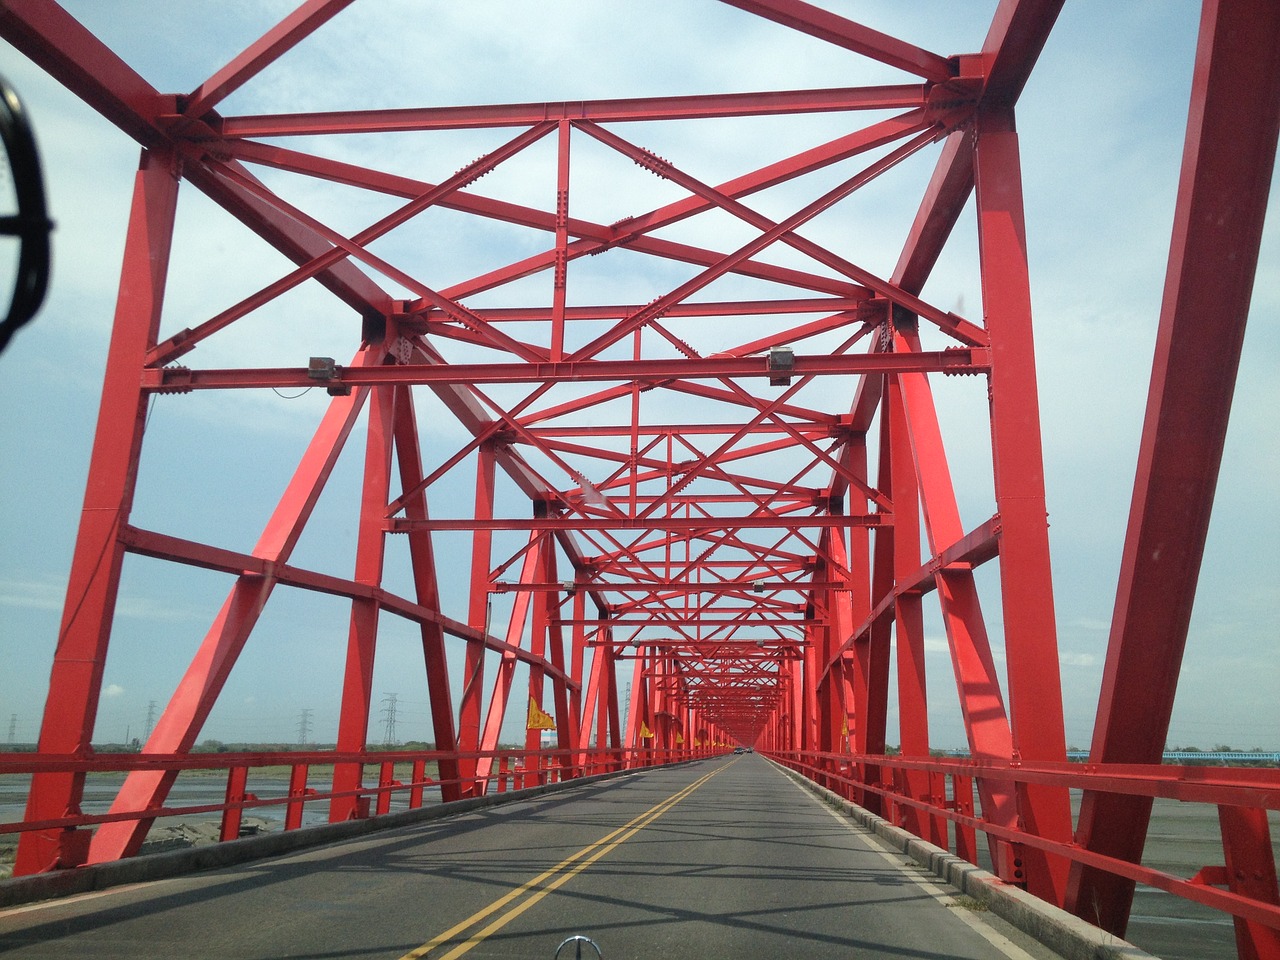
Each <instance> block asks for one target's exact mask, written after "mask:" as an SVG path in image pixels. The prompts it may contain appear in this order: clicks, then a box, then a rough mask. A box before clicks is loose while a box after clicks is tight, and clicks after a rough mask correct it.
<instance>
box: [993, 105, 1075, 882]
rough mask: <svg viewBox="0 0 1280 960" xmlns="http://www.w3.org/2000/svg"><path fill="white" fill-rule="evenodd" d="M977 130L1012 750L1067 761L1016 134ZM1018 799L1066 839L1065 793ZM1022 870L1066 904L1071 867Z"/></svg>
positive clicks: (1047, 791) (1047, 864)
mask: <svg viewBox="0 0 1280 960" xmlns="http://www.w3.org/2000/svg"><path fill="white" fill-rule="evenodd" d="M977 126H978V141H977V151H976V156H975V170H974V173H975V176H974V180H975V186H976V188H977V201H978V243H979V257H980V261H981V269H982V305H983V313H984V317H985V320H986V326H987V330H988V332H989V333H990V336H991V380H990V383H991V435H992V441H991V442H992V451H993V453H992V455H993V459H994V464H993V468H994V474H995V494H996V509H997V511H998V512H999V515H1000V525H1001V530H1002V534H1001V540H1000V589H1001V599H1002V602H1003V611H1004V627H1005V656H1006V660H1007V664H1008V675H1009V713H1010V723H1011V728H1012V733H1013V745H1014V749H1015V750H1017V752H1018V753H1019V754H1020V755H1021V757H1022V759H1024V760H1048V761H1057V762H1065V761H1066V750H1067V745H1066V739H1065V733H1064V731H1063V724H1062V681H1061V677H1060V675H1059V671H1058V642H1057V625H1056V623H1055V619H1054V608H1053V581H1052V577H1051V574H1050V569H1049V524H1048V519H1047V513H1046V508H1045V497H1044V464H1043V460H1042V454H1041V444H1040V404H1039V398H1038V397H1039V395H1038V390H1037V386H1036V366H1035V352H1034V344H1033V340H1032V330H1031V286H1030V280H1029V277H1028V272H1027V244H1026V226H1025V223H1024V219H1023V207H1022V174H1021V166H1020V160H1019V155H1018V135H1017V133H1016V131H1015V129H1014V122H1013V112H1012V110H1011V109H1008V108H998V107H997V108H988V109H984V110H983V111H981V112H980V114H979V116H978V121H977ZM1019 801H1020V802H1019V811H1018V812H1019V814H1020V815H1021V818H1022V821H1023V824H1024V826H1025V828H1026V829H1027V830H1028V831H1029V832H1031V833H1036V834H1039V835H1040V836H1043V837H1048V838H1050V839H1054V840H1061V841H1063V842H1066V841H1069V840H1070V839H1071V810H1070V806H1069V804H1068V800H1067V791H1066V789H1065V788H1057V787H1027V788H1025V790H1023V791H1020V793H1019ZM1023 860H1024V864H1025V873H1026V880H1027V885H1028V889H1029V890H1030V891H1031V892H1032V893H1035V894H1036V895H1038V896H1040V897H1042V898H1044V899H1046V900H1048V901H1050V902H1051V903H1061V902H1062V898H1063V894H1064V892H1065V887H1066V872H1067V863H1066V861H1064V860H1061V859H1060V858H1050V857H1047V856H1046V855H1044V854H1042V853H1039V852H1037V851H1035V850H1031V849H1027V850H1025V851H1024V852H1023ZM1015 875H1016V874H1015Z"/></svg>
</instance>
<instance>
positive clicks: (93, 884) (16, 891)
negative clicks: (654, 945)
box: [0, 770, 637, 908]
mask: <svg viewBox="0 0 1280 960" xmlns="http://www.w3.org/2000/svg"><path fill="white" fill-rule="evenodd" d="M636 772H637V771H636V770H617V771H614V772H612V773H600V774H596V775H595V776H592V777H580V778H578V779H576V780H565V781H562V782H560V783H551V784H546V785H544V786H538V787H527V788H525V789H523V790H509V791H507V792H505V793H494V794H489V795H487V796H484V797H474V798H469V799H466V800H457V801H454V802H453V803H448V804H435V805H434V806H430V807H419V808H418V809H416V810H405V811H402V812H400V813H390V814H385V815H383V816H381V817H371V818H370V819H368V820H348V821H346V822H345V823H326V824H322V825H320V826H315V827H306V828H304V829H301V830H289V831H287V832H280V833H269V834H264V835H262V836H257V837H245V838H244V839H242V840H228V841H227V842H225V843H214V844H210V845H208V846H203V847H192V848H190V849H186V850H173V851H170V852H167V853H153V854H148V855H146V856H140V857H130V858H129V859H127V860H116V861H114V862H112V863H98V864H93V865H91V866H86V867H76V868H75V869H73V870H57V871H54V872H52V873H41V874H36V875H34V876H30V877H16V878H12V879H8V880H0V908H2V907H12V906H17V905H19V904H23V903H33V902H35V901H37V900H51V899H54V898H57V897H69V896H74V895H75V894H80V893H91V892H93V891H94V890H104V889H106V888H107V887H117V886H120V885H122V884H126V883H144V882H147V881H149V880H162V879H165V878H166V877H176V876H181V875H183V874H187V873H195V872H196V871H198V870H213V869H216V868H219V867H228V866H232V865H234V864H237V863H246V862H248V861H250V860H259V859H262V858H264V857H275V856H280V855H281V854H285V853H292V852H294V851H296V850H304V849H307V848H309V847H318V846H323V845H324V844H328V843H338V842H341V841H343V840H351V839H354V838H356V837H362V836H365V835H366V834H371V833H378V832H381V831H383V830H394V829H396V828H397V827H408V826H413V825H414V824H419V823H425V822H427V821H430V820H440V819H443V818H445V817H452V816H457V815H459V814H464V813H470V812H471V811H473V810H479V809H482V808H484V807H495V806H500V805H502V804H507V803H514V802H516V801H518V800H529V799H532V798H534V797H539V796H542V795H543V794H547V793H557V792H559V791H561V790H567V789H569V788H571V787H582V786H590V785H591V784H595V783H600V782H602V781H605V780H612V779H616V778H617V777H621V776H625V775H627V774H631V773H636Z"/></svg>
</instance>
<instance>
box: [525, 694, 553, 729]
mask: <svg viewBox="0 0 1280 960" xmlns="http://www.w3.org/2000/svg"><path fill="white" fill-rule="evenodd" d="M555 728H556V721H555V717H553V716H551V714H549V713H544V712H543V710H542V708H541V707H539V706H538V705H537V704H536V703H534V702H533V697H530V698H529V724H528V726H527V727H526V728H525V729H527V730H554V729H555Z"/></svg>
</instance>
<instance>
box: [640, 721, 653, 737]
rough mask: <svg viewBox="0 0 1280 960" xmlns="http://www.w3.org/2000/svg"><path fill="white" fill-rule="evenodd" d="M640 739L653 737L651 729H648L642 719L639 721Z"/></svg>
mask: <svg viewBox="0 0 1280 960" xmlns="http://www.w3.org/2000/svg"><path fill="white" fill-rule="evenodd" d="M640 739H641V740H652V739H653V731H652V730H650V729H649V725H648V724H647V723H645V722H644V721H643V720H641V721H640Z"/></svg>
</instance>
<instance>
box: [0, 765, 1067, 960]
mask: <svg viewBox="0 0 1280 960" xmlns="http://www.w3.org/2000/svg"><path fill="white" fill-rule="evenodd" d="M957 900H958V898H957V897H956V896H953V895H952V894H950V893H947V892H945V891H942V890H940V889H939V888H937V887H935V886H934V885H933V884H932V883H931V882H930V881H929V880H928V879H927V878H926V877H925V876H924V875H923V874H922V873H921V871H920V870H919V868H918V867H916V866H914V865H907V864H905V863H904V858H903V857H901V856H900V855H898V854H897V853H896V852H894V853H890V852H888V851H887V850H886V849H885V848H883V847H881V846H880V845H879V843H878V841H876V840H875V839H873V838H871V837H870V836H869V835H867V834H866V833H865V832H864V831H863V830H862V828H860V827H858V826H856V825H855V824H852V823H851V822H850V821H848V820H846V819H844V818H842V817H838V816H836V815H835V814H833V813H832V812H831V811H829V810H827V809H826V808H825V807H823V806H822V805H821V804H820V803H819V802H818V801H817V800H816V799H815V798H814V797H813V796H812V795H811V794H809V793H808V792H806V791H803V790H801V789H800V788H798V787H797V786H796V785H794V784H793V783H791V782H790V781H789V780H788V779H787V778H786V777H785V776H784V775H783V774H781V773H780V772H778V771H777V769H776V768H774V767H773V766H771V765H770V764H769V763H767V762H766V761H765V760H763V759H762V758H760V757H758V756H753V755H747V756H742V757H736V758H730V759H726V760H720V761H706V762H701V763H695V764H690V765H688V766H685V767H680V768H675V769H661V770H651V771H646V772H643V773H640V774H637V775H633V776H627V777H623V778H619V779H616V780H610V781H604V782H599V783H595V784H592V785H585V786H583V787H580V788H575V789H573V790H570V791H568V792H566V793H561V794H557V795H555V796H551V797H544V798H540V799H537V800H531V801H522V802H519V803H516V804H512V805H507V806H502V807H497V808H490V809H485V810H481V811H478V812H473V813H468V814H464V815H459V816H457V817H453V818H449V819H446V820H438V821H433V822H430V823H426V824H423V825H420V826H418V827H413V828H409V829H404V830H397V831H389V832H387V833H382V834H378V835H376V837H374V838H372V839H363V840H360V841H355V842H350V843H346V844H340V845H335V846H332V847H325V848H320V849H313V850H310V851H308V852H306V853H302V854H298V855H294V856H289V857H282V858H279V859H275V860H270V861H257V862H254V863H250V864H247V865H242V866H239V867H235V868H232V869H226V870H219V871H211V872H207V873H202V874H197V875H191V876H187V877H182V878H178V879H173V880H166V881H159V882H156V883H151V884H140V885H136V886H132V887H121V888H115V889H112V890H108V891H104V892H100V893H96V894H89V895H85V896H81V897H77V898H73V899H71V900H67V901H61V902H55V903H45V904H36V905H32V906H26V907H19V908H15V909H11V910H8V911H5V912H3V913H0V953H5V954H6V955H7V956H12V957H13V958H15V960H21V958H35V957H59V958H66V957H79V956H86V957H87V956H93V957H117V956H128V957H139V958H145V957H165V958H171V957H177V956H182V957H204V956H209V957H215V956H216V957H219V958H233V957H234V958H239V957H244V958H250V957H252V958H264V957H313V958H320V957H387V958H396V957H403V956H405V955H406V954H408V955H412V956H428V955H429V956H430V957H431V958H432V960H439V958H443V957H454V956H462V955H463V954H464V953H468V954H469V956H471V957H482V956H502V957H536V958H549V957H551V956H552V955H553V953H554V951H555V948H556V946H557V945H558V944H559V943H560V942H561V941H562V940H563V939H564V938H566V937H568V936H570V935H572V934H585V935H587V936H590V937H591V938H592V939H593V940H594V941H595V942H596V943H597V944H599V945H600V947H601V949H602V950H603V952H604V956H605V958H606V960H613V958H620V957H658V956H664V957H683V956H688V957H734V958H742V957H755V956H760V957H766V956H767V957H779V956H787V955H801V956H807V957H825V956H830V957H849V956H853V955H856V956H858V957H893V958H904V957H905V958H921V960H924V958H929V957H967V958H980V957H982V958H986V957H1004V956H1012V957H1014V958H1016V960H1026V958H1027V956H1028V953H1027V951H1029V952H1030V955H1031V956H1036V957H1049V956H1052V954H1050V953H1048V952H1047V951H1046V950H1044V948H1042V947H1040V946H1039V945H1038V944H1033V943H1030V942H1028V941H1026V940H1025V938H1023V937H1022V935H1021V934H1019V933H1017V932H1015V931H1013V930H1012V929H1011V928H1008V927H1006V926H1004V925H1003V924H1002V922H1001V921H999V920H997V919H995V918H993V917H991V915H990V914H986V913H975V912H973V911H971V910H969V909H966V908H964V907H963V906H962V905H960V904H959V903H958V902H957ZM1015 940H1016V941H1017V944H1021V946H1019V945H1017V944H1015V943H1014V942H1013V941H1015ZM565 955H566V956H571V955H572V947H570V948H568V949H567V950H566V951H565Z"/></svg>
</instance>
